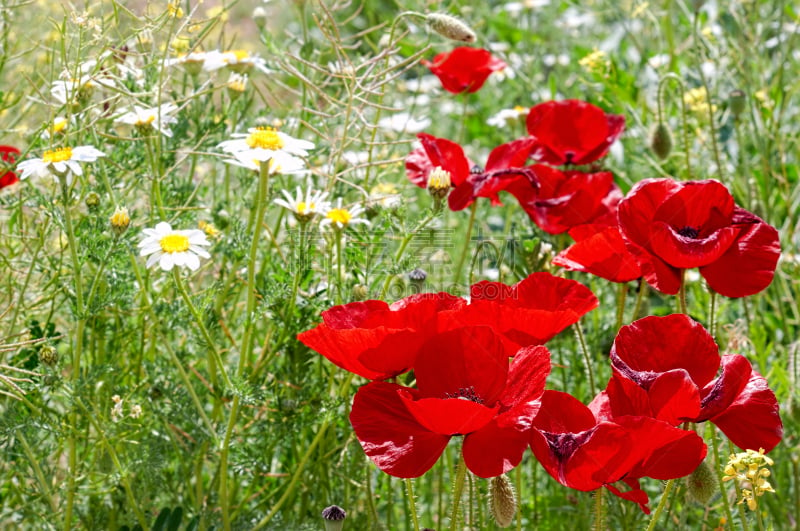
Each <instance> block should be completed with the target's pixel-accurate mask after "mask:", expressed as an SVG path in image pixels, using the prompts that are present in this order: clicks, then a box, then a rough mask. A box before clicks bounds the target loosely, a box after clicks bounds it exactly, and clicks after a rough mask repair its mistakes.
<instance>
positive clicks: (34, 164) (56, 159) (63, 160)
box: [17, 146, 106, 184]
mask: <svg viewBox="0 0 800 531" xmlns="http://www.w3.org/2000/svg"><path fill="white" fill-rule="evenodd" d="M105 156H106V154H105V153H103V152H102V151H100V150H99V149H95V147H94V146H77V147H74V148H73V147H68V146H67V147H61V148H56V149H49V150H47V151H45V152H44V154H43V155H42V158H40V159H28V160H23V161H22V162H20V163H19V164H18V165H17V169H18V170H19V171H20V176H19V178H20V179H26V178H28V177H29V176H31V175H34V176H36V177H45V176H47V175H53V176H56V177H57V176H64V177H66V179H67V184H71V183H72V174H73V173H74V174H76V175H83V169H82V168H81V165H80V164H78V163H79V162H94V161H96V160H97V159H98V158H100V157H105Z"/></svg>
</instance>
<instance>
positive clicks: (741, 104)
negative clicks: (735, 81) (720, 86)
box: [728, 89, 747, 118]
mask: <svg viewBox="0 0 800 531" xmlns="http://www.w3.org/2000/svg"><path fill="white" fill-rule="evenodd" d="M746 104H747V96H745V94H744V91H742V90H738V89H737V90H732V91H731V93H730V95H729V96H728V105H729V107H730V110H731V113H732V114H733V115H734V116H735V117H737V118H738V117H739V115H740V114H742V113H743V112H744V108H745V105H746Z"/></svg>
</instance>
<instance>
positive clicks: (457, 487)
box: [450, 448, 467, 531]
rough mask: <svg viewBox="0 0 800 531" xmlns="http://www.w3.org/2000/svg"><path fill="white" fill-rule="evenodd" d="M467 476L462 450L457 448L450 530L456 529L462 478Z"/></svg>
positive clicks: (462, 486)
mask: <svg viewBox="0 0 800 531" xmlns="http://www.w3.org/2000/svg"><path fill="white" fill-rule="evenodd" d="M466 476H467V464H466V463H465V462H464V452H463V450H462V448H459V449H458V465H457V466H456V478H455V481H454V482H453V500H452V504H453V509H452V511H451V513H450V531H457V530H458V508H459V505H460V504H461V493H462V492H463V491H464V478H466Z"/></svg>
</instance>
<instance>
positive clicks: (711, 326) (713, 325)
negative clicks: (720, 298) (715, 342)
mask: <svg viewBox="0 0 800 531" xmlns="http://www.w3.org/2000/svg"><path fill="white" fill-rule="evenodd" d="M708 290H709V291H710V292H711V303H710V304H709V306H710V308H709V311H708V313H709V315H708V332H709V333H710V334H711V337H713V338H715V339H716V337H717V292H716V291H714V290H712V289H711V288H710V287H709V288H708Z"/></svg>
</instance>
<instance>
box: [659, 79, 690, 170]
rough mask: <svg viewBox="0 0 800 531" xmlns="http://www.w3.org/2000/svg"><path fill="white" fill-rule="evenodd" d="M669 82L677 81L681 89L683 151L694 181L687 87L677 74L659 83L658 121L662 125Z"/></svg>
mask: <svg viewBox="0 0 800 531" xmlns="http://www.w3.org/2000/svg"><path fill="white" fill-rule="evenodd" d="M667 81H675V82H676V83H677V84H678V86H679V87H680V89H681V97H680V102H681V126H682V129H681V136H682V137H683V151H684V157H685V164H686V174H687V177H688V178H689V180H692V179H693V176H692V165H691V162H690V157H689V120H688V113H687V112H686V100H684V99H683V94H684V92H686V85H684V84H683V80H682V79H681V78H680V77H678V75H677V74H675V73H672V72H670V73H669V74H667V75H665V76H664V77H662V78H661V81H659V82H658V98H657V99H658V121H659V123H661V117H662V110H661V101H662V95H663V87H664V85H665V83H666V82H667Z"/></svg>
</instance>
